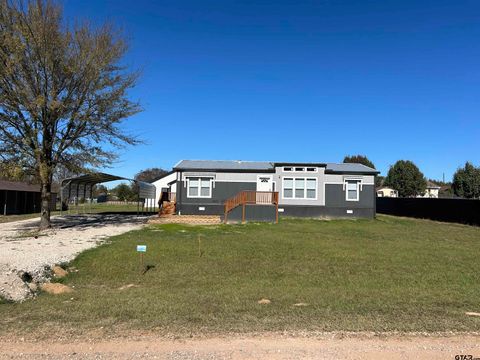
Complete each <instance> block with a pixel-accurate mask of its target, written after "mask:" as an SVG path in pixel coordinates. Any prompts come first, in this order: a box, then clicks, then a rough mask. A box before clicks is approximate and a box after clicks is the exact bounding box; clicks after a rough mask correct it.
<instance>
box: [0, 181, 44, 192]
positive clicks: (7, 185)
mask: <svg viewBox="0 0 480 360" xmlns="http://www.w3.org/2000/svg"><path fill="white" fill-rule="evenodd" d="M0 190H10V191H27V192H40V185H39V184H29V183H26V182H19V181H7V180H0Z"/></svg>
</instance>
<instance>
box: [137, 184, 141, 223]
mask: <svg viewBox="0 0 480 360" xmlns="http://www.w3.org/2000/svg"><path fill="white" fill-rule="evenodd" d="M139 215H140V187H139V186H138V192H137V216H139Z"/></svg>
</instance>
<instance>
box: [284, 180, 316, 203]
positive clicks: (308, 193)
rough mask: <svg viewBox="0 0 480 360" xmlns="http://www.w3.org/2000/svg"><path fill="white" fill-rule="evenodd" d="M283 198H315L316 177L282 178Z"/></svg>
mask: <svg viewBox="0 0 480 360" xmlns="http://www.w3.org/2000/svg"><path fill="white" fill-rule="evenodd" d="M283 198H284V199H316V198H317V179H310V178H283Z"/></svg>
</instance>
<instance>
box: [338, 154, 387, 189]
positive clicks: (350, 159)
mask: <svg viewBox="0 0 480 360" xmlns="http://www.w3.org/2000/svg"><path fill="white" fill-rule="evenodd" d="M343 162H344V163H354V164H363V165H365V166H368V167H370V168H372V169H376V168H375V165H374V164H373V162H372V161H370V159H369V158H367V157H366V156H365V155H346V156H345V157H344V158H343ZM383 179H384V177H383V176H380V175H377V176H376V177H375V186H376V187H379V186H382V184H383Z"/></svg>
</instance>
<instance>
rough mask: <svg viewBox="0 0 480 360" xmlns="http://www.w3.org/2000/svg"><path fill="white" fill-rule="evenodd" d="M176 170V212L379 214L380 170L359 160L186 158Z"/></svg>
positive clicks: (256, 216)
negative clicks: (356, 161) (377, 205)
mask: <svg viewBox="0 0 480 360" xmlns="http://www.w3.org/2000/svg"><path fill="white" fill-rule="evenodd" d="M173 174H175V181H174V182H172V180H171V179H170V181H169V186H170V187H172V186H173V185H175V197H174V198H175V202H176V213H177V214H178V215H220V216H223V217H225V220H227V219H228V220H229V221H230V220H232V221H238V220H243V221H248V220H251V221H275V220H278V216H298V217H331V218H335V217H352V218H373V217H374V216H375V177H376V175H377V174H378V171H376V170H375V169H372V168H369V167H367V166H365V165H361V164H345V163H344V164H333V163H296V162H253V161H211V160H182V161H180V162H179V163H178V164H177V165H175V166H174V168H173ZM170 176H172V175H171V174H170Z"/></svg>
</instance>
